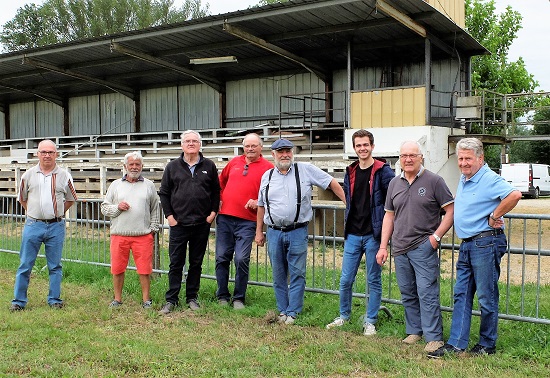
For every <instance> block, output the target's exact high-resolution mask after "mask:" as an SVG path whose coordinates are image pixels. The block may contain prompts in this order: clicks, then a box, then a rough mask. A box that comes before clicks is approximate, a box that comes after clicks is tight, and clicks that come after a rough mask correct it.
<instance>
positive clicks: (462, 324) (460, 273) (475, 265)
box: [448, 235, 506, 349]
mask: <svg viewBox="0 0 550 378" xmlns="http://www.w3.org/2000/svg"><path fill="white" fill-rule="evenodd" d="M505 253H506V236H505V235H497V236H490V237H484V238H480V239H476V240H472V241H470V242H462V244H460V253H459V256H458V261H457V262H456V283H455V287H454V309H453V320H452V323H451V334H450V337H449V341H448V343H449V344H451V345H453V346H455V347H457V348H460V349H466V347H467V346H468V340H469V338H470V325H471V321H472V303H473V300H474V294H475V293H476V291H477V298H478V302H479V309H480V311H481V324H480V326H479V344H480V345H482V346H484V347H487V348H494V347H495V346H496V341H497V329H498V301H499V292H498V279H499V277H500V260H501V259H502V256H503V255H504V254H505Z"/></svg>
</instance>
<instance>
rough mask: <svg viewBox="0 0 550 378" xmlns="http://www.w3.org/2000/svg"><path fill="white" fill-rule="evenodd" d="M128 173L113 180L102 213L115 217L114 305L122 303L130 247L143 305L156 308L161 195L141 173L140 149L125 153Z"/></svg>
mask: <svg viewBox="0 0 550 378" xmlns="http://www.w3.org/2000/svg"><path fill="white" fill-rule="evenodd" d="M124 168H125V170H126V174H125V175H124V176H123V177H122V178H120V179H118V180H115V181H113V182H112V183H111V185H110V186H109V189H108V190H107V195H106V196H105V200H104V201H103V203H102V204H101V212H102V213H103V214H104V215H105V216H108V217H111V273H112V274H113V286H114V299H113V301H112V302H111V303H110V304H109V307H110V308H116V307H119V306H120V305H122V287H123V286H124V274H125V272H126V266H127V265H128V259H129V257H130V250H132V254H133V256H134V262H135V264H136V268H137V272H138V275H139V283H140V285H141V292H142V297H143V303H142V307H143V308H145V309H151V308H152V301H151V295H150V287H151V273H152V272H153V243H154V234H155V232H157V231H158V230H159V222H160V220H159V203H160V201H159V197H158V195H157V190H156V188H155V184H153V182H152V181H151V180H148V179H146V178H145V177H143V176H142V175H141V171H142V169H143V157H142V156H141V154H140V153H139V152H138V151H134V152H130V153H127V154H126V156H124Z"/></svg>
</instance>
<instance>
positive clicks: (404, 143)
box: [399, 140, 424, 155]
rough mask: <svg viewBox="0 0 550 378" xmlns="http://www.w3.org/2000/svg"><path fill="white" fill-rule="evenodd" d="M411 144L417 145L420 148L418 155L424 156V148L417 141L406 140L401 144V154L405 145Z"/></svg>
mask: <svg viewBox="0 0 550 378" xmlns="http://www.w3.org/2000/svg"><path fill="white" fill-rule="evenodd" d="M409 143H412V144H414V145H416V147H418V153H419V154H421V155H424V154H423V153H422V146H421V145H420V143H418V141H416V140H406V141H404V142H403V143H401V145H400V146H399V152H401V149H402V148H403V146H404V145H406V144H409Z"/></svg>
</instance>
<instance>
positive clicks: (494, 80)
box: [466, 0, 538, 167]
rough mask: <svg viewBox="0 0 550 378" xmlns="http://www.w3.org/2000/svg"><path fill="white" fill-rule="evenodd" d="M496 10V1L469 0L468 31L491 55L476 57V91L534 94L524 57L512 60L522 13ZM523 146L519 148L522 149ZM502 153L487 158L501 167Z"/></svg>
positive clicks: (497, 129)
mask: <svg viewBox="0 0 550 378" xmlns="http://www.w3.org/2000/svg"><path fill="white" fill-rule="evenodd" d="M495 9H496V8H495V1H494V0H488V1H487V0H466V29H467V31H468V32H469V33H470V34H471V35H472V36H473V37H474V38H475V39H476V40H477V41H479V42H480V43H481V44H482V45H483V46H485V47H486V48H487V50H489V52H490V53H491V54H490V55H483V56H475V57H473V58H472V89H487V90H491V91H494V92H497V93H501V94H510V93H523V92H533V91H534V90H535V88H536V87H537V86H538V83H537V81H536V80H535V79H534V76H533V75H531V74H530V73H529V72H528V71H527V69H526V67H525V62H524V61H523V59H522V58H521V57H520V58H519V59H518V60H517V61H515V62H510V61H509V59H508V53H509V51H510V46H511V45H512V43H513V42H514V40H515V39H516V38H517V33H518V31H519V30H520V29H521V27H522V26H521V20H522V17H521V14H520V13H519V12H517V11H514V10H513V9H512V8H511V7H510V6H508V7H507V8H506V10H505V11H504V12H503V13H501V14H499V15H497V13H495ZM527 101H528V100H525V103H521V101H519V102H517V104H516V105H517V106H518V107H520V108H521V107H526V106H527ZM517 116H522V115H517ZM497 121H498V119H497ZM471 131H472V132H473V133H480V132H481V130H480V127H476V126H475V125H473V126H472V130H471ZM486 132H487V130H486ZM488 132H489V133H490V134H495V135H498V134H502V133H503V126H494V127H492V128H490V129H489V130H488ZM519 147H520V145H518V146H517V149H518V150H521V149H520V148H519ZM500 153H501V148H500V147H499V146H489V147H487V148H486V149H485V159H486V161H487V162H488V164H489V165H490V166H492V167H499V166H500Z"/></svg>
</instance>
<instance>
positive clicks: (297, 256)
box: [267, 227, 307, 317]
mask: <svg viewBox="0 0 550 378" xmlns="http://www.w3.org/2000/svg"><path fill="white" fill-rule="evenodd" d="M267 251H268V254H269V259H270V261H271V267H272V269H273V288H274V290H275V300H276V301H277V310H278V311H279V313H281V314H285V315H287V316H293V317H296V315H297V314H299V313H300V312H301V311H302V307H303V305H304V291H305V288H306V258H307V227H301V228H298V229H296V230H292V231H287V232H283V231H279V230H274V229H272V228H270V227H268V228H267ZM289 277H290V284H288V281H289Z"/></svg>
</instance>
